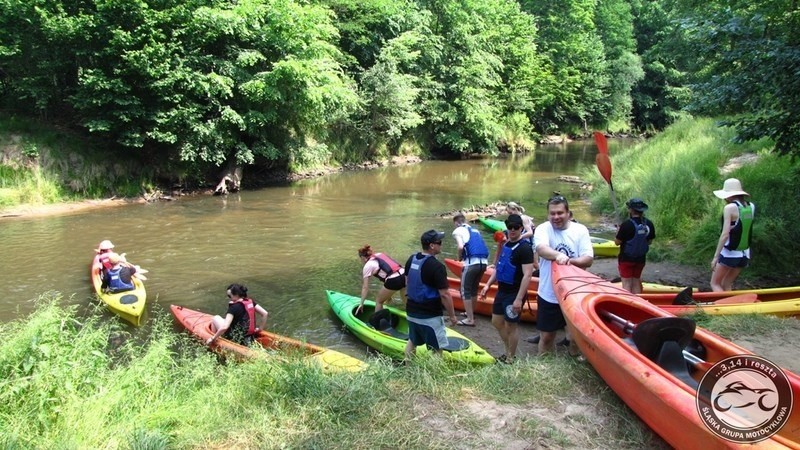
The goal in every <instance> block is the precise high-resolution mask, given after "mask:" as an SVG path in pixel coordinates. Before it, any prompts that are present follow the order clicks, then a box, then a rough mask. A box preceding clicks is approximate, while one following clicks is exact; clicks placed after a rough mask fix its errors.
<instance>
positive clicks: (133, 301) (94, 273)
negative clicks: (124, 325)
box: [90, 256, 147, 327]
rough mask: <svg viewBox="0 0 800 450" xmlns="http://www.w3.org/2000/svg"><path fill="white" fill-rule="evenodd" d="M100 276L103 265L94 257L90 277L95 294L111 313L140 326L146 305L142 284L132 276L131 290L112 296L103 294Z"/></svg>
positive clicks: (145, 293)
mask: <svg viewBox="0 0 800 450" xmlns="http://www.w3.org/2000/svg"><path fill="white" fill-rule="evenodd" d="M102 274H103V264H102V263H101V262H100V258H98V257H97V256H95V257H94V260H93V261H92V265H91V268H90V277H91V279H92V287H93V288H94V292H95V294H96V295H97V297H98V298H99V299H100V300H101V301H102V302H103V303H105V304H106V306H107V307H108V309H109V310H110V311H111V312H113V313H114V314H116V315H118V316H120V317H121V318H122V319H124V320H125V321H127V322H129V323H131V324H133V325H135V326H137V327H138V326H139V325H141V324H142V321H143V318H144V313H145V306H146V303H147V291H146V290H145V288H144V282H142V280H140V279H139V278H137V277H136V276H133V277H132V281H133V286H134V288H133V290H131V291H125V292H117V293H113V294H112V293H109V292H103V288H102V285H103V275H102Z"/></svg>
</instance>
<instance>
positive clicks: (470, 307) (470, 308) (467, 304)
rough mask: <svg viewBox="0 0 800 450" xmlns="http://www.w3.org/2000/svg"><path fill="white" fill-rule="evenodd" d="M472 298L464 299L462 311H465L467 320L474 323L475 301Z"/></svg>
mask: <svg viewBox="0 0 800 450" xmlns="http://www.w3.org/2000/svg"><path fill="white" fill-rule="evenodd" d="M473 302H474V300H473V299H469V300H467V299H464V311H466V312H467V322H469V323H475V306H474V305H475V303H473Z"/></svg>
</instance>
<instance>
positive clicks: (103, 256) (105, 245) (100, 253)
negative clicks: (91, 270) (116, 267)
mask: <svg viewBox="0 0 800 450" xmlns="http://www.w3.org/2000/svg"><path fill="white" fill-rule="evenodd" d="M113 249H114V244H113V243H112V242H111V241H109V240H108V239H106V240H104V241H102V242H100V245H98V246H97V248H96V249H94V251H95V253H97V258H98V259H99V261H100V263H101V264H102V265H103V269H104V270H106V271H108V270H110V269H111V267H112V264H111V262H110V261H109V260H108V255H110V254H111V253H112V250H113ZM119 256H120V258H121V259H122V260H123V261H125V254H124V253H123V254H121V255H119Z"/></svg>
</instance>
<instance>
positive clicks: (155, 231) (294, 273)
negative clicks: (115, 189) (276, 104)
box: [0, 142, 597, 353]
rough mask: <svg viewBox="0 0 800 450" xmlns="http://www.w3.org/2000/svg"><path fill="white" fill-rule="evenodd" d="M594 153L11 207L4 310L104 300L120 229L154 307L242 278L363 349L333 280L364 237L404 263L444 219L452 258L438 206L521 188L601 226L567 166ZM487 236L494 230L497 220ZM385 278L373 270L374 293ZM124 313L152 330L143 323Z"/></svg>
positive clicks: (332, 338) (305, 331)
mask: <svg viewBox="0 0 800 450" xmlns="http://www.w3.org/2000/svg"><path fill="white" fill-rule="evenodd" d="M595 153H596V148H595V147H594V145H593V144H591V143H588V142H586V143H572V144H569V145H561V146H545V147H541V148H539V149H537V150H536V152H535V153H532V154H528V155H522V156H516V157H512V158H507V159H495V158H485V159H470V160H463V161H430V162H423V163H421V164H416V165H411V166H402V167H387V168H382V169H377V170H371V171H355V172H345V173H338V174H334V175H330V176H326V177H323V178H319V179H313V180H303V181H299V182H295V183H291V184H289V185H286V186H281V187H271V188H265V189H261V190H257V191H246V192H240V193H236V194H232V195H228V196H222V197H209V196H203V197H191V198H182V199H180V200H177V201H173V202H158V203H152V204H146V205H130V206H121V207H113V208H107V209H102V210H92V211H87V212H81V213H77V214H72V215H62V216H55V217H44V218H30V219H25V218H22V219H3V220H2V221H0V239H2V242H3V245H2V246H0V323H2V322H8V321H11V320H14V319H17V318H20V317H24V316H26V315H28V314H29V313H30V312H31V311H32V310H33V309H34V308H35V306H36V305H35V300H36V299H37V298H38V297H39V296H40V295H41V294H42V293H44V292H47V291H57V292H60V293H61V294H62V296H63V299H64V300H63V302H64V303H66V304H74V305H78V306H79V307H82V308H85V307H87V306H90V305H93V304H95V303H96V302H97V300H96V299H95V298H94V297H93V294H92V290H91V285H90V281H89V265H90V262H91V260H92V258H93V256H94V251H93V249H94V248H95V247H96V246H97V244H98V243H99V242H100V241H101V240H103V239H110V240H112V241H113V242H114V244H115V245H116V249H115V250H116V251H118V252H120V253H123V252H124V253H127V258H128V260H129V261H131V262H133V263H135V264H138V265H140V266H141V267H143V268H145V269H148V270H149V273H147V277H148V280H147V282H146V287H147V291H148V315H149V316H150V317H153V316H154V315H158V314H164V313H165V312H167V311H168V310H169V305H170V304H179V305H184V306H188V307H191V308H194V309H199V310H202V311H207V312H213V313H216V314H221V313H224V311H225V307H226V298H225V288H226V286H227V285H228V284H230V283H234V282H237V283H242V284H244V285H246V286H247V287H248V288H249V293H250V295H251V297H253V298H254V299H255V300H256V301H257V302H258V303H259V304H261V305H263V306H264V307H265V308H266V309H267V310H268V311H269V312H270V321H269V323H268V328H270V329H271V330H273V331H275V332H278V333H281V334H286V335H289V336H293V337H296V338H299V339H305V340H307V341H309V342H312V343H316V344H320V345H327V346H331V347H334V348H337V349H339V350H343V351H346V352H349V353H358V352H359V351H362V352H363V345H361V344H359V343H358V341H357V340H355V338H353V337H352V336H350V335H348V334H346V333H343V332H342V327H341V324H340V322H339V321H338V320H337V319H336V317H335V316H334V315H333V314H332V313H331V312H330V309H329V307H328V305H327V302H326V299H325V293H324V291H325V290H326V289H332V290H338V291H342V292H346V293H350V294H352V295H359V292H360V285H361V282H360V269H361V266H360V261H359V260H358V257H357V253H356V251H357V249H358V248H359V247H360V246H362V245H364V244H370V245H372V246H373V248H375V249H377V250H378V251H383V252H386V253H388V254H389V255H392V256H393V257H394V258H395V259H397V260H398V261H400V262H401V263H403V262H405V259H406V258H407V257H408V255H410V254H411V253H413V252H415V251H417V250H418V249H419V236H420V234H422V232H424V231H425V230H428V229H431V228H436V229H438V230H441V231H445V232H446V233H447V238H446V239H445V243H444V246H443V253H442V255H441V256H440V258H445V257H454V255H455V244H454V242H453V240H452V238H451V237H450V232H451V231H452V221H451V220H450V219H449V218H440V217H439V214H441V213H443V212H446V211H451V210H455V209H458V208H464V207H469V206H470V205H483V204H488V203H492V202H495V201H509V200H514V201H517V202H519V203H521V204H522V205H523V206H524V207H525V208H526V209H527V211H526V213H527V214H529V215H532V216H533V217H534V219H535V221H536V222H537V223H538V222H540V221H541V220H542V219H543V218H544V213H545V204H546V201H547V198H548V197H549V196H551V195H552V192H553V191H555V190H557V191H560V192H561V193H563V194H565V195H566V196H567V198H568V199H574V200H575V201H573V203H572V205H571V206H572V209H573V210H574V212H575V217H576V218H577V219H578V220H579V221H581V222H583V223H585V224H586V225H587V226H590V227H591V226H592V225H594V224H596V222H597V218H596V217H594V216H592V215H591V214H590V212H589V211H588V207H587V205H586V204H585V203H584V202H581V201H578V195H579V194H578V187H577V186H576V185H574V184H569V183H564V182H559V181H557V176H558V175H578V174H579V173H580V171H581V170H582V169H583V168H585V167H587V166H593V164H594V156H595ZM485 239H486V241H487V243H491V242H492V241H491V235H490V234H489V233H488V232H487V233H485ZM490 247H493V246H491V245H490ZM378 287H379V285H378V284H377V280H374V281H373V282H372V283H371V291H370V294H371V295H374V294H375V293H377V290H378ZM107 316H108V319H109V320H117V318H116V317H114V316H113V315H112V314H110V313H107ZM124 326H125V327H126V328H128V329H130V330H131V331H132V332H134V333H146V332H147V325H145V326H144V327H143V328H142V329H141V330H134V329H133V328H132V327H130V326H128V325H124Z"/></svg>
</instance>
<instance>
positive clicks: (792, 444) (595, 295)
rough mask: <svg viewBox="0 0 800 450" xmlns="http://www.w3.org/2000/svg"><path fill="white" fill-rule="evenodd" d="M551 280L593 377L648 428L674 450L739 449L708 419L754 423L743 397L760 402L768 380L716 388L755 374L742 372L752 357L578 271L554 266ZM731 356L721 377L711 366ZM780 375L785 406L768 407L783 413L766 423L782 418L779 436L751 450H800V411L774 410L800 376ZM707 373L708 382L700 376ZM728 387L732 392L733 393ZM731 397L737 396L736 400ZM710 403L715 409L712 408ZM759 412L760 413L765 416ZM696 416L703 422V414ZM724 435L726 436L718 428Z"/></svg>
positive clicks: (799, 389) (798, 386)
mask: <svg viewBox="0 0 800 450" xmlns="http://www.w3.org/2000/svg"><path fill="white" fill-rule="evenodd" d="M553 279H554V284H555V290H556V295H558V297H559V302H560V303H561V308H562V311H563V312H564V316H565V318H566V319H567V321H568V322H569V324H570V325H571V327H572V339H574V340H575V342H576V343H577V344H578V346H579V348H580V349H581V351H582V352H583V355H584V356H585V357H586V359H587V360H588V361H589V362H590V363H591V364H592V366H593V367H594V368H595V370H597V372H598V374H600V376H601V377H602V378H603V379H604V380H605V381H606V383H608V385H609V386H610V387H611V388H612V389H613V390H614V391H615V392H616V393H617V395H619V397H620V398H621V399H622V400H623V401H624V402H625V403H626V404H627V405H628V406H629V407H630V408H631V409H632V410H633V411H634V412H635V413H636V414H637V415H638V416H639V417H640V418H641V419H642V420H643V421H644V422H645V423H647V425H648V426H649V427H650V428H652V429H653V430H654V431H655V432H656V433H658V434H659V435H660V436H661V437H662V438H664V440H666V441H667V442H668V443H669V444H670V445H672V446H673V447H675V448H702V449H708V448H738V447H741V444H738V443H736V442H734V441H732V440H730V439H727V438H726V439H723V438H722V437H720V436H719V435H718V434H715V433H714V432H712V431H711V429H710V426H712V425H708V424H709V423H711V422H710V421H709V420H706V419H708V418H709V417H711V418H713V417H715V416H711V415H710V414H709V413H708V412H709V411H713V412H714V413H717V412H718V411H722V412H721V413H720V414H728V413H727V412H726V411H731V410H732V411H731V414H732V413H734V412H736V413H741V415H739V416H735V417H736V418H737V419H738V420H740V422H746V421H747V420H750V419H751V417H753V416H748V415H747V414H748V413H749V411H750V410H747V409H745V408H746V407H749V406H751V405H754V404H755V401H753V402H750V403H746V402H745V398H746V396H747V395H750V394H752V395H762V397H756V399H757V400H758V401H762V400H763V399H764V397H763V395H768V394H769V392H765V390H764V389H755V388H758V387H763V386H762V384H763V383H764V381H763V380H768V379H769V377H768V376H762V377H761V378H757V377H755V376H751V377H750V378H748V380H756V381H751V382H749V384H752V385H753V386H745V387H748V388H750V389H749V390H745V389H740V386H733V383H731V384H729V385H727V386H726V385H723V386H721V388H722V389H718V388H719V387H720V386H719V385H720V384H721V383H719V382H716V381H715V380H718V379H721V380H726V378H725V377H726V376H728V375H730V376H731V377H732V376H733V374H735V373H745V372H748V370H749V372H755V370H751V369H747V370H743V369H742V368H741V367H742V365H741V361H742V359H744V360H745V363H744V366H747V365H748V361H750V359H748V358H750V357H755V355H753V354H752V353H750V352H749V351H747V350H745V349H744V348H742V347H739V346H737V345H735V344H733V343H732V342H730V341H727V340H725V339H723V338H722V337H720V336H717V335H716V334H713V333H710V332H708V331H706V330H703V329H702V328H697V327H696V326H695V324H694V322H693V321H691V320H690V319H687V318H676V317H675V316H673V315H672V314H669V313H667V312H665V311H663V310H661V309H660V308H658V307H656V306H654V305H652V304H650V303H648V302H646V301H643V300H642V299H640V298H637V297H635V296H632V295H619V294H618V290H617V288H615V287H614V286H612V285H611V284H610V283H608V282H605V281H603V280H602V279H600V278H599V277H597V276H595V275H593V274H591V273H589V272H586V271H584V270H582V269H579V268H577V267H574V266H560V265H553ZM648 319H650V320H648ZM690 347H694V348H702V349H703V352H702V353H701V357H698V356H693V355H690V354H686V352H685V350H687V349H689V348H690ZM729 357H730V358H733V359H732V361H739V362H740V364H739V367H735V366H731V367H730V368H729V369H727V370H728V371H729V373H726V372H725V370H726V367H725V366H723V368H722V369H721V368H720V366H715V364H716V363H718V362H721V361H723V360H725V359H726V358H729ZM762 361H763V360H762ZM670 363H672V364H670ZM746 368H747V367H746ZM737 371H738V372H737ZM782 372H783V373H784V374H785V378H783V379H784V380H785V383H784V384H783V387H784V390H783V391H780V389H775V390H772V391H770V392H772V393H775V392H777V391H780V392H781V393H782V394H781V396H778V394H774V396H775V397H777V398H778V399H783V400H777V401H775V403H773V404H771V405H767V406H766V407H769V408H773V409H772V411H773V412H775V413H778V412H780V414H781V415H780V417H779V416H778V415H773V416H771V417H768V419H769V420H773V419H775V418H779V419H780V420H781V422H780V423H781V427H780V428H779V430H778V431H777V433H776V434H774V435H772V436H771V437H769V438H767V439H765V440H762V441H760V442H757V443H754V444H752V445H748V447H752V448H800V409H798V408H793V409H792V408H791V407H788V408H787V407H781V408H779V411H778V409H776V408H777V406H779V405H781V404H782V402H783V403H785V402H786V399H787V397H788V398H789V399H791V398H792V397H793V398H794V399H795V400H796V399H798V398H800V397H798V396H800V378H799V377H798V376H797V375H795V374H793V373H791V372H789V371H786V370H783V371H782ZM706 373H709V374H710V376H709V377H707V378H703V376H704V375H705V374H706ZM723 375H724V376H723ZM730 379H731V378H727V380H728V381H729V380H730ZM709 380H710V381H711V383H715V382H716V383H717V384H716V385H713V389H709V388H708V385H707V384H706V383H707V381H709ZM726 382H727V381H726ZM767 384H769V383H768V382H767ZM774 386H777V383H774V384H773V387H774ZM731 388H736V389H737V390H736V391H731ZM698 392H700V394H699V395H698V394H697V393H698ZM731 392H733V393H731ZM754 393H758V394H754ZM723 394H725V395H727V397H725V401H729V400H728V399H730V401H729V403H725V402H720V398H721V397H722V395H723ZM736 395H740V396H741V398H739V397H736V398H734V397H735V396H736ZM747 398H749V397H747ZM712 399H713V400H712ZM789 402H791V400H789ZM720 404H723V406H724V408H723V407H722V406H719V405H720ZM712 405H713V410H711V409H710V408H711V407H712ZM776 405H777V406H776ZM758 406H762V404H761V403H759V404H758ZM734 408H736V409H735V410H734ZM740 408H741V409H740ZM763 408H764V407H762V411H768V410H766V409H763ZM701 411H702V413H703V414H706V416H701ZM775 420H778V419H775ZM751 422H752V421H751ZM717 423H718V424H719V422H717ZM764 423H772V422H769V421H767V422H764ZM723 425H724V424H723ZM718 429H719V428H718ZM775 429H778V428H777V427H776V428H775ZM722 431H723V432H726V431H730V430H728V429H726V428H725V427H724V426H723V427H722ZM742 432H743V433H744V432H747V428H742Z"/></svg>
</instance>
